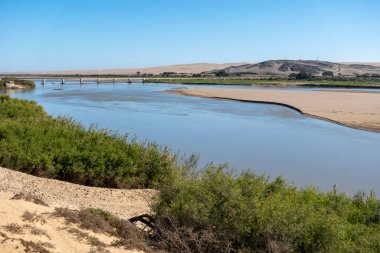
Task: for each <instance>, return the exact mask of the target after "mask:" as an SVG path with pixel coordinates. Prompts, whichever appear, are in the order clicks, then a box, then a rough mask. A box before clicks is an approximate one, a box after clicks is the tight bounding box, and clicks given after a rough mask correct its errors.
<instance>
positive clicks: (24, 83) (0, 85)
mask: <svg viewBox="0 0 380 253" xmlns="http://www.w3.org/2000/svg"><path fill="white" fill-rule="evenodd" d="M8 81H13V82H14V83H15V84H16V85H21V86H26V87H29V88H34V87H35V83H34V82H33V81H31V80H24V79H18V78H14V77H3V78H1V79H0V89H1V88H4V86H5V83H6V82H8Z"/></svg>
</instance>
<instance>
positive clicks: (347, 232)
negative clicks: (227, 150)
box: [154, 166, 380, 252]
mask: <svg viewBox="0 0 380 253" xmlns="http://www.w3.org/2000/svg"><path fill="white" fill-rule="evenodd" d="M154 210H155V212H156V215H157V221H156V223H157V225H158V226H159V227H160V229H161V231H160V233H157V235H156V236H157V240H158V241H159V242H160V243H161V246H163V247H164V248H166V249H167V250H170V251H172V252H380V221H379V217H380V202H379V200H377V199H376V197H375V196H374V195H370V196H366V195H364V194H357V195H355V196H354V197H349V196H347V195H345V194H338V193H337V192H336V190H333V191H331V192H327V193H322V192H319V191H317V190H316V189H314V188H304V189H297V188H296V187H294V186H292V185H287V184H286V183H285V182H284V180H282V179H281V178H277V179H276V180H274V181H273V182H269V181H268V179H267V178H265V177H263V176H256V175H255V174H253V173H251V172H245V173H242V174H240V175H237V176H235V175H233V174H232V173H229V172H225V169H224V168H223V167H221V166H219V167H215V166H211V167H209V168H207V169H205V170H203V171H201V172H199V173H196V174H192V175H191V176H189V175H187V176H178V177H177V178H176V179H175V180H173V181H172V182H171V183H169V184H166V185H164V186H163V187H162V188H161V189H160V194H159V199H158V201H157V203H156V205H155V206H154ZM171 238H176V239H175V241H173V240H172V239H171Z"/></svg>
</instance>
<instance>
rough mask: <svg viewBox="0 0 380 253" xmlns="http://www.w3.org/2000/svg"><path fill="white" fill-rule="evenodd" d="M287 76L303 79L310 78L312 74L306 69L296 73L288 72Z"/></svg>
mask: <svg viewBox="0 0 380 253" xmlns="http://www.w3.org/2000/svg"><path fill="white" fill-rule="evenodd" d="M289 78H295V79H297V80H305V79H311V78H312V75H311V74H310V73H308V72H306V71H301V72H299V73H297V74H295V73H292V74H290V75H289Z"/></svg>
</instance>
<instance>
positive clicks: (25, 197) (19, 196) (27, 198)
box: [11, 193, 49, 206]
mask: <svg viewBox="0 0 380 253" xmlns="http://www.w3.org/2000/svg"><path fill="white" fill-rule="evenodd" d="M11 199H13V200H17V199H23V200H25V201H29V202H32V203H34V204H37V205H41V206H49V205H48V204H46V203H45V201H43V200H42V199H40V198H39V197H37V196H34V195H32V194H25V193H19V194H16V195H14V196H13V197H12V198H11Z"/></svg>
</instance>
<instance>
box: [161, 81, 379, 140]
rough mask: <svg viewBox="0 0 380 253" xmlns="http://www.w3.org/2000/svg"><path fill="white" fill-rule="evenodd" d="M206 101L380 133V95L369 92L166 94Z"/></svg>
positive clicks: (196, 90)
mask: <svg viewBox="0 0 380 253" xmlns="http://www.w3.org/2000/svg"><path fill="white" fill-rule="evenodd" d="M165 92H168V93H175V94H181V95H190V96H197V97H204V98H217V99H229V100H237V101H243V102H254V103H268V104H277V105H282V106H286V107H289V108H291V109H293V110H296V111H298V112H300V113H302V114H304V115H306V116H310V117H314V118H318V119H323V120H327V121H330V122H333V123H336V124H339V125H344V126H347V127H351V128H356V129H361V130H366V131H372V132H379V133H380V93H377V92H376V93H375V92H373V93H371V92H365V91H299V90H245V89H244V90H242V89H219V88H213V89H209V88H190V89H187V88H179V89H174V90H168V91H165Z"/></svg>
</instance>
